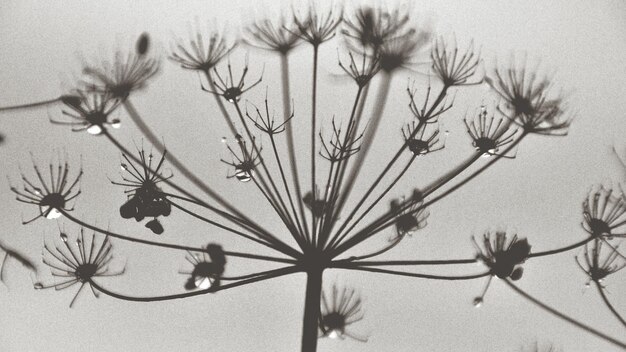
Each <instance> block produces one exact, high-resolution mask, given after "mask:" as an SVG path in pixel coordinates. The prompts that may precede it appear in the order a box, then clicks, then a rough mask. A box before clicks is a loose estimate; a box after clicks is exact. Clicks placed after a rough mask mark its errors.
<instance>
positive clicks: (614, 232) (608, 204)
mask: <svg viewBox="0 0 626 352" xmlns="http://www.w3.org/2000/svg"><path fill="white" fill-rule="evenodd" d="M583 217H584V220H583V222H582V226H583V228H584V229H585V231H587V233H589V235H591V236H593V237H595V238H599V237H605V238H607V239H612V238H613V237H626V226H625V225H626V199H625V197H624V195H623V194H615V193H614V191H613V190H611V189H607V188H604V187H601V188H600V189H599V190H597V191H592V192H590V193H589V196H588V197H587V198H586V199H585V201H584V202H583Z"/></svg>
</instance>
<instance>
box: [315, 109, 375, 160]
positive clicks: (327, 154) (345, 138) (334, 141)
mask: <svg viewBox="0 0 626 352" xmlns="http://www.w3.org/2000/svg"><path fill="white" fill-rule="evenodd" d="M332 128H333V131H332V134H331V136H330V139H328V141H327V140H326V139H325V138H324V136H323V135H322V132H321V131H320V133H319V137H320V140H321V142H322V150H320V156H321V157H322V158H324V159H326V160H328V161H330V162H331V163H336V162H339V161H341V160H346V159H348V158H349V157H351V156H352V155H354V154H356V153H358V152H359V150H361V145H360V143H361V139H362V138H363V133H364V132H362V133H361V134H359V135H355V136H354V138H351V136H352V135H353V134H354V125H350V126H348V129H347V131H346V132H345V133H344V134H342V133H341V127H337V124H336V122H335V118H334V117H333V120H332Z"/></svg>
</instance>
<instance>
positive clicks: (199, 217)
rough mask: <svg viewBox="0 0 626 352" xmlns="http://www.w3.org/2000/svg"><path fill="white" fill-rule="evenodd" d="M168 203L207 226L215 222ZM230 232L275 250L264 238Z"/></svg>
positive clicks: (234, 231)
mask: <svg viewBox="0 0 626 352" xmlns="http://www.w3.org/2000/svg"><path fill="white" fill-rule="evenodd" d="M169 202H170V204H172V206H173V207H175V208H178V209H180V210H182V211H183V212H184V213H187V214H189V215H191V216H193V217H194V218H196V219H199V220H201V221H204V222H206V223H209V224H211V225H215V222H214V221H212V220H209V219H208V218H206V217H204V216H202V215H199V214H196V213H194V212H192V211H190V210H188V209H186V208H184V207H182V206H181V205H179V204H177V203H174V202H172V201H171V200H170V201H169ZM215 226H218V225H215ZM218 227H219V226H218ZM231 232H233V233H234V234H236V235H238V236H241V237H243V238H246V239H249V240H251V241H254V242H256V243H259V244H261V245H263V246H266V247H269V248H271V249H276V248H275V247H274V245H273V244H272V242H270V241H268V240H266V239H265V238H263V237H261V238H262V240H261V239H258V238H255V237H252V236H250V235H248V234H245V233H243V232H241V231H236V230H231Z"/></svg>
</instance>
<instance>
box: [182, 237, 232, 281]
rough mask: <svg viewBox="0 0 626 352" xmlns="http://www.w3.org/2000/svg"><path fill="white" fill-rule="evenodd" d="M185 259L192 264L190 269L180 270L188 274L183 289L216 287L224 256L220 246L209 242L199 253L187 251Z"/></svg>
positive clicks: (224, 263)
mask: <svg viewBox="0 0 626 352" xmlns="http://www.w3.org/2000/svg"><path fill="white" fill-rule="evenodd" d="M185 259H186V260H187V261H188V262H189V263H191V265H193V269H192V270H191V271H181V272H180V273H181V274H185V275H189V278H188V279H187V282H186V283H185V289H187V290H194V289H201V290H206V289H209V288H217V287H219V285H220V279H221V277H222V274H223V273H224V266H225V265H226V256H225V255H224V250H222V246H220V245H218V244H214V243H210V244H209V245H207V246H206V251H205V252H202V253H200V254H198V253H191V252H188V255H187V256H186V257H185Z"/></svg>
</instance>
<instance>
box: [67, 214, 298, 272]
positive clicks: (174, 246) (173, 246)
mask: <svg viewBox="0 0 626 352" xmlns="http://www.w3.org/2000/svg"><path fill="white" fill-rule="evenodd" d="M60 211H61V213H62V214H63V215H64V216H65V217H67V219H68V220H70V221H72V222H74V223H76V224H78V225H80V226H82V227H84V228H87V229H90V230H93V231H96V232H99V233H101V234H103V235H107V236H111V237H114V238H118V239H121V240H124V241H128V242H134V243H141V244H146V245H149V246H156V247H163V248H170V249H176V250H181V251H191V252H204V251H205V249H203V248H197V247H190V246H181V245H177V244H170V243H162V242H154V241H148V240H143V239H140V238H135V237H130V236H127V235H122V234H119V233H115V232H113V231H110V230H105V229H102V228H99V227H97V226H94V225H91V224H88V223H86V222H84V221H82V220H80V219H77V218H75V217H73V216H72V215H70V214H68V213H67V212H66V211H65V210H62V209H61V210H60ZM224 254H225V255H228V256H233V257H240V258H248V259H257V260H265V261H270V262H275V263H290V264H293V263H296V261H294V260H291V259H284V258H276V257H269V256H263V255H257V254H250V253H243V252H229V251H224Z"/></svg>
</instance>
